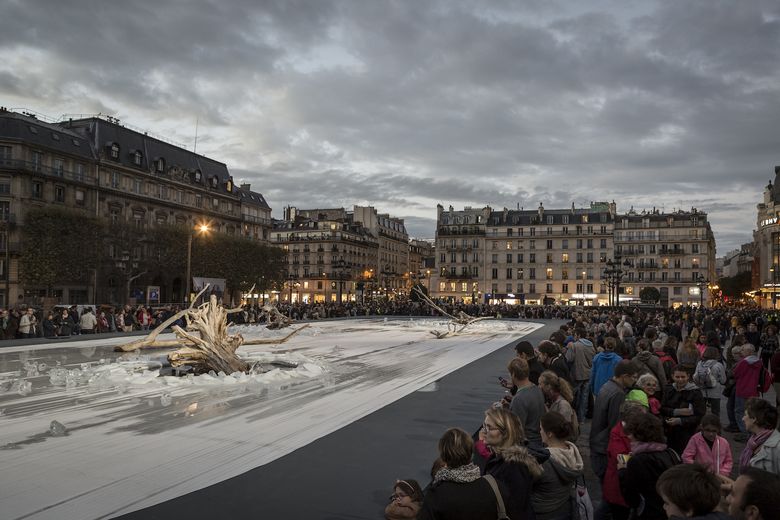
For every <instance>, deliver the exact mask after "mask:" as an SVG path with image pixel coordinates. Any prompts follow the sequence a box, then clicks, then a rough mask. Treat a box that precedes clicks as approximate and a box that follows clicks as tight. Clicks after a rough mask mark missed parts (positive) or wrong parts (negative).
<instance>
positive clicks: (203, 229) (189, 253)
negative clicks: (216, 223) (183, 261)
mask: <svg viewBox="0 0 780 520" xmlns="http://www.w3.org/2000/svg"><path fill="white" fill-rule="evenodd" d="M209 231H211V228H209V225H208V224H205V223H201V224H198V225H197V226H195V227H194V228H192V229H190V232H189V234H188V235H187V282H186V284H185V287H186V292H185V293H184V301H185V302H186V303H187V304H189V303H190V287H191V286H190V283H191V280H192V237H193V235H195V233H196V232H198V233H200V234H206V233H208V232H209Z"/></svg>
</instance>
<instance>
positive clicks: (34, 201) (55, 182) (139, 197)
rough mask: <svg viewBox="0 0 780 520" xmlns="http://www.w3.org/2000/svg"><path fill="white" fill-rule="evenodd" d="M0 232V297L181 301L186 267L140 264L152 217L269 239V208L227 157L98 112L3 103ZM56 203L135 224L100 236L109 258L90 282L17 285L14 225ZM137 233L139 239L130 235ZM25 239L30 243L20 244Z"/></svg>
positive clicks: (155, 221)
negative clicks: (125, 234)
mask: <svg viewBox="0 0 780 520" xmlns="http://www.w3.org/2000/svg"><path fill="white" fill-rule="evenodd" d="M0 185H2V186H3V187H2V188H0V220H2V224H3V225H2V230H1V231H0V240H2V245H3V249H4V260H3V263H2V275H1V276H2V277H3V282H4V283H3V284H2V285H0V287H2V289H0V303H1V304H3V305H8V304H15V303H22V302H24V303H28V304H35V303H38V302H39V301H40V299H41V298H42V296H43V295H44V294H46V293H47V289H48V294H49V295H50V296H52V297H53V298H54V299H55V300H56V301H58V302H62V303H71V304H73V303H97V302H100V303H124V302H125V293H126V290H125V288H126V287H129V288H130V293H131V297H135V298H136V299H139V300H141V301H143V293H144V292H145V289H146V287H148V286H156V287H159V288H160V295H159V298H160V301H161V302H184V301H185V300H186V298H185V295H184V292H185V289H184V288H185V285H186V284H185V283H184V280H185V273H183V272H170V270H166V269H160V270H157V271H155V272H144V263H145V259H147V258H148V257H149V256H150V255H153V254H154V251H153V249H154V244H152V243H150V242H145V241H144V240H143V237H144V236H145V235H146V233H147V232H148V231H149V230H151V229H153V228H154V227H155V226H159V225H173V226H179V227H181V229H182V233H184V234H187V233H191V232H192V229H193V228H194V227H195V225H196V224H198V223H207V224H208V226H209V228H210V229H211V230H213V231H215V232H222V233H227V234H231V235H235V236H239V235H242V236H247V237H251V238H255V239H257V240H263V241H267V240H268V238H269V234H270V229H271V218H270V214H271V208H270V207H268V204H267V203H266V202H265V199H264V198H263V196H262V195H261V194H259V193H255V192H252V191H251V190H250V189H249V186H245V187H243V188H238V187H235V186H234V185H233V179H232V177H231V176H230V173H229V171H228V169H227V167H226V165H225V164H223V163H220V162H218V161H215V160H213V159H210V158H208V157H205V156H203V155H199V154H196V153H194V152H190V151H188V150H186V149H184V148H182V147H180V146H177V145H174V144H171V143H168V142H166V141H164V140H162V139H160V138H156V137H152V136H150V135H148V134H146V133H143V132H139V131H135V130H132V129H130V128H127V127H125V126H123V125H121V124H120V123H119V122H118V120H116V119H113V118H105V117H91V118H85V119H69V120H67V121H59V122H54V121H44V120H42V119H41V118H39V117H36V116H33V115H31V114H20V113H16V112H11V111H7V110H0ZM48 206H57V207H62V208H69V209H72V210H74V211H77V212H83V213H84V214H85V215H90V216H94V217H98V218H99V219H100V220H102V221H103V222H106V223H107V224H110V225H126V226H128V227H129V228H130V229H132V230H134V233H133V237H134V240H133V242H132V244H130V243H128V244H127V247H126V248H123V247H121V246H120V247H117V246H116V244H113V243H110V241H108V240H107V241H105V243H104V244H102V245H101V247H104V248H106V251H99V253H100V254H104V255H105V256H106V257H108V258H109V259H112V261H111V262H109V263H107V264H105V265H101V266H100V267H99V268H98V269H97V270H96V272H94V273H91V277H90V281H89V282H87V283H84V282H83V281H81V282H78V283H75V282H73V281H70V280H61V281H60V283H58V284H57V285H56V286H54V287H52V288H44V287H23V286H22V284H21V282H20V279H19V269H18V265H19V263H18V259H19V254H20V253H21V247H22V246H21V244H22V242H21V237H22V234H21V229H22V228H23V226H24V222H25V215H26V212H27V210H28V209H29V208H33V207H48ZM136 239H138V240H136ZM25 247H34V245H32V244H25Z"/></svg>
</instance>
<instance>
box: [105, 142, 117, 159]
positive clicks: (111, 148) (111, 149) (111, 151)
mask: <svg viewBox="0 0 780 520" xmlns="http://www.w3.org/2000/svg"><path fill="white" fill-rule="evenodd" d="M108 156H109V157H110V158H111V159H113V160H115V161H118V160H119V145H118V144H116V143H111V144H109V145H108Z"/></svg>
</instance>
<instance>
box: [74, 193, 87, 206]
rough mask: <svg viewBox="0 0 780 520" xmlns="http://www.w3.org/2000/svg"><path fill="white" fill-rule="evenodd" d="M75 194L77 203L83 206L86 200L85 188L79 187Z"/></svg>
mask: <svg viewBox="0 0 780 520" xmlns="http://www.w3.org/2000/svg"><path fill="white" fill-rule="evenodd" d="M75 196H76V204H78V205H79V206H83V205H84V202H85V201H84V196H85V194H84V190H79V189H77V190H76V193H75Z"/></svg>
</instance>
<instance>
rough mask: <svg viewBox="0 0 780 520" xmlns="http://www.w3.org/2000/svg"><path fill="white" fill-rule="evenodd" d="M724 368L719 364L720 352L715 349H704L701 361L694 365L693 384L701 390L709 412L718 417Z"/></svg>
mask: <svg viewBox="0 0 780 520" xmlns="http://www.w3.org/2000/svg"><path fill="white" fill-rule="evenodd" d="M727 379H728V378H727V377H726V368H725V367H724V366H723V363H721V362H720V351H719V350H718V349H717V348H715V347H707V348H706V349H704V354H702V357H701V361H699V362H698V363H697V364H696V370H695V371H694V373H693V382H694V383H696V386H698V387H699V389H700V390H701V393H702V395H703V396H704V402H705V403H707V406H709V407H710V411H711V412H712V413H714V414H715V415H717V416H718V417H720V396H721V395H723V385H724V384H726V380H727Z"/></svg>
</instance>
